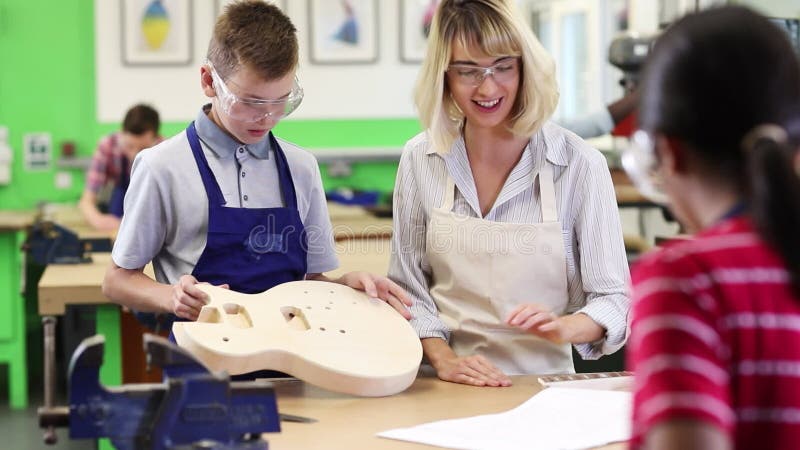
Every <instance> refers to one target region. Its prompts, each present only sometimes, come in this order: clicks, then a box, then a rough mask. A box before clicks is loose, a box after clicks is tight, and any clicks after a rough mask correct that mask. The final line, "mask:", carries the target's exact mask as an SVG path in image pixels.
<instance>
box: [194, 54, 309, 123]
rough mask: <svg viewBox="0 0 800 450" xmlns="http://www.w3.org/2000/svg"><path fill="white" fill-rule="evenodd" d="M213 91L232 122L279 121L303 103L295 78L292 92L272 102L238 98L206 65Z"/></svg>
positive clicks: (209, 64)
mask: <svg viewBox="0 0 800 450" xmlns="http://www.w3.org/2000/svg"><path fill="white" fill-rule="evenodd" d="M208 67H209V68H210V69H211V78H212V80H213V81H214V90H215V91H216V92H217V99H218V100H219V106H220V108H222V110H223V111H224V112H225V114H227V115H228V116H230V117H231V118H232V119H234V120H239V121H242V122H260V121H261V120H263V119H267V118H268V119H270V120H275V121H277V120H280V119H282V118H284V117H286V116H288V115H289V114H291V113H292V111H294V110H295V109H297V107H298V106H299V105H300V102H302V101H303V88H301V87H300V83H299V82H298V80H297V77H295V78H294V86H292V90H291V91H290V92H289V93H288V94H286V95H285V96H283V97H281V98H278V99H274V100H263V99H249V98H240V97H239V96H237V95H236V94H234V93H233V92H231V90H230V89H229V88H228V86H227V85H226V84H225V82H224V81H223V80H222V77H220V76H219V74H218V73H217V71H216V70H215V69H214V66H212V65H211V63H208Z"/></svg>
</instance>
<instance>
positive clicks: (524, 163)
mask: <svg viewBox="0 0 800 450" xmlns="http://www.w3.org/2000/svg"><path fill="white" fill-rule="evenodd" d="M545 158H546V159H547V161H548V162H549V163H551V164H553V172H554V177H555V180H554V181H555V194H556V205H557V208H558V217H559V221H560V222H561V225H562V232H563V237H564V245H565V256H566V260H567V282H568V290H569V292H568V294H569V304H568V306H567V312H569V313H575V312H580V313H584V314H587V315H588V316H589V317H591V318H592V319H593V320H594V321H595V322H597V323H598V324H600V325H601V326H602V327H604V328H605V329H606V334H605V336H604V337H603V338H602V339H600V340H598V341H597V342H593V343H588V344H579V345H577V346H576V348H577V350H578V352H579V353H580V354H581V356H582V357H583V358H584V359H596V358H599V357H600V356H602V355H603V354H608V353H613V352H614V351H616V350H618V349H619V348H620V347H621V346H622V345H623V344H624V343H625V340H626V337H627V315H628V310H629V307H630V300H629V297H628V295H627V286H628V283H629V272H628V264H627V260H626V256H625V247H624V244H623V241H622V228H621V224H620V219H619V210H618V209H617V204H616V200H615V196H614V187H613V185H612V183H611V176H610V173H609V170H608V166H607V164H606V160H605V158H604V157H603V155H602V154H600V152H598V151H597V150H595V149H593V148H591V147H589V146H588V144H586V143H585V142H584V141H583V140H581V139H580V138H579V137H577V136H576V135H574V134H573V133H571V132H568V131H566V130H564V129H563V128H561V127H559V126H557V125H555V124H552V123H550V124H547V125H545V126H544V127H543V128H542V130H540V131H539V132H537V133H536V134H535V135H534V136H533V137H532V138H531V140H530V143H529V144H528V146H527V147H526V148H525V151H524V152H523V154H522V158H521V159H520V161H519V163H518V164H517V165H516V167H514V169H513V170H512V171H511V174H510V175H509V176H508V179H507V180H506V182H505V185H504V186H503V188H502V190H501V191H500V194H499V195H498V197H497V200H496V201H495V203H494V205H493V206H492V208H491V210H490V211H489V213H488V214H487V215H486V216H485V217H484V219H486V220H490V221H496V222H509V223H538V222H541V220H542V217H541V208H540V206H539V189H538V185H535V184H534V182H533V180H534V177H535V175H536V173H537V172H538V170H539V168H540V167H541V165H542V164H543V163H544V160H545ZM448 176H450V177H452V178H453V181H454V183H455V186H456V195H455V203H454V206H453V212H455V213H456V214H459V215H463V216H469V217H480V216H481V213H480V207H479V205H478V194H477V191H476V188H475V182H474V180H473V178H472V171H471V169H470V166H469V160H468V159H467V152H466V147H465V144H464V141H463V138H460V139H458V140H457V141H456V142H455V143H454V144H453V147H452V149H451V151H450V152H448V153H447V154H444V155H442V154H439V153H436V152H435V151H434V150H433V149H432V148H431V146H430V143H429V141H428V138H427V136H426V133H421V134H419V135H417V136H415V137H414V138H412V139H411V140H410V141H408V143H407V144H406V146H405V149H404V151H403V155H402V157H401V160H400V166H399V168H398V174H397V181H396V185H395V189H394V233H393V237H392V257H391V264H390V267H389V278H391V279H392V280H394V281H395V282H397V283H398V284H400V285H401V286H402V287H403V288H405V289H406V291H407V292H408V293H409V294H410V295H411V297H412V299H413V300H414V305H413V306H412V307H411V313H412V314H413V316H414V318H413V319H412V321H411V324H412V326H413V327H414V328H415V329H416V331H417V333H418V334H419V336H420V338H427V337H439V338H442V339H445V340H447V339H448V338H449V329H448V327H447V326H446V325H445V324H444V323H443V322H442V320H441V319H440V318H439V314H438V309H437V307H436V304H435V303H434V300H433V298H432V297H431V295H430V288H431V286H432V279H431V277H432V271H431V267H430V264H429V262H428V258H427V257H426V254H425V247H426V243H425V234H426V227H427V224H428V220H429V218H430V214H431V211H432V210H433V209H434V208H437V207H439V206H440V205H441V203H442V200H443V197H444V191H445V184H446V181H447V177H448ZM535 301H536V286H534V285H532V286H531V302H535Z"/></svg>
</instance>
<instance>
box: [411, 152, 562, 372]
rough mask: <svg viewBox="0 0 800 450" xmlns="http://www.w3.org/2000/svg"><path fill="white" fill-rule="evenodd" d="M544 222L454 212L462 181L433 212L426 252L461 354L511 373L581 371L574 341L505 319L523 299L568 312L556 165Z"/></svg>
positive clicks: (543, 177)
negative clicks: (574, 354) (552, 339)
mask: <svg viewBox="0 0 800 450" xmlns="http://www.w3.org/2000/svg"><path fill="white" fill-rule="evenodd" d="M534 178H538V179H539V190H540V198H541V208H542V223H535V224H517V223H499V222H492V221H488V220H484V219H479V218H472V217H464V216H457V215H456V214H454V213H452V212H451V210H452V208H453V201H454V193H455V186H454V184H453V179H452V178H451V177H449V176H448V180H447V187H446V191H445V197H444V201H443V202H442V206H441V207H440V208H436V209H434V210H433V211H432V213H431V220H430V222H429V223H428V231H427V236H426V238H427V249H426V253H427V256H428V260H429V261H430V265H431V267H432V270H433V281H432V286H433V287H432V288H431V295H432V296H433V299H434V301H435V302H436V306H437V307H438V309H439V315H440V317H441V319H442V321H444V323H445V324H446V325H447V326H448V327H449V328H450V330H451V334H450V346H451V347H452V348H453V350H454V351H455V352H456V354H457V355H459V356H468V355H473V354H480V355H484V356H485V357H487V358H488V359H489V360H490V361H491V362H492V363H494V364H495V365H496V366H497V367H499V368H500V369H501V370H502V371H503V372H505V373H506V374H508V375H515V374H530V373H534V374H544V373H571V372H574V366H573V364H572V352H571V349H570V345H569V344H563V345H556V344H553V343H551V342H549V341H547V340H545V339H541V338H538V337H536V336H534V335H532V334H529V333H525V332H522V331H521V330H519V329H517V328H513V327H510V326H508V325H505V323H504V321H505V318H506V317H507V316H508V314H509V313H510V312H511V310H513V309H514V307H516V306H517V305H519V304H521V303H537V304H539V305H542V306H544V307H546V308H549V309H550V310H551V311H552V312H554V313H556V314H558V315H561V314H563V313H564V310H565V309H566V306H567V300H568V293H567V266H566V261H565V258H564V240H563V239H564V238H563V237H562V232H561V224H560V223H559V221H558V216H557V212H556V200H555V191H554V188H553V169H552V167H551V166H550V164H549V163H547V162H544V164H543V167H542V168H541V170H540V171H539V173H538V175H536V176H535V177H534Z"/></svg>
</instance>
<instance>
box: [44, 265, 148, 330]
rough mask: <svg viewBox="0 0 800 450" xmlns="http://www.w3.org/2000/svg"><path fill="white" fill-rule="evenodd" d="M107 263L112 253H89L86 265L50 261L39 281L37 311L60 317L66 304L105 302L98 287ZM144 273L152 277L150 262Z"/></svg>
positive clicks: (101, 281) (100, 284) (106, 301)
mask: <svg viewBox="0 0 800 450" xmlns="http://www.w3.org/2000/svg"><path fill="white" fill-rule="evenodd" d="M110 264H111V253H92V262H90V263H85V264H49V265H48V266H47V268H46V269H45V270H44V273H42V278H41V279H40V280H39V314H40V315H43V316H49V315H56V316H60V315H63V314H64V310H65V308H66V306H67V305H86V304H88V305H92V304H102V303H108V301H109V300H108V299H107V298H106V297H105V296H104V295H103V292H102V290H101V289H100V288H101V286H102V285H103V276H104V275H105V273H106V269H108V266H109V265H110ZM144 273H145V275H147V276H149V277H150V278H155V275H154V273H153V266H152V265H151V264H148V265H147V266H145V268H144Z"/></svg>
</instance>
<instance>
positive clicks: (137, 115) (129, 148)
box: [78, 104, 161, 231]
mask: <svg viewBox="0 0 800 450" xmlns="http://www.w3.org/2000/svg"><path fill="white" fill-rule="evenodd" d="M160 125H161V121H160V120H159V117H158V111H156V110H155V109H153V108H152V107H150V106H148V105H143V104H139V105H134V106H133V107H131V108H130V109H129V110H128V111H127V112H126V113H125V118H124V119H123V120H122V130H120V131H117V132H114V133H111V134H109V135H108V136H105V137H104V138H103V139H101V140H100V143H98V144H97V149H96V150H95V152H94V155H93V156H92V162H91V165H90V166H89V170H88V171H87V172H86V186H85V187H84V189H83V194H82V195H81V199H80V200H79V201H78V209H80V210H81V213H83V217H84V218H85V219H86V221H87V222H89V224H90V225H91V226H93V227H94V228H96V229H98V230H104V231H113V230H116V229H117V228H119V222H120V218H121V217H122V212H123V200H124V199H125V192H126V191H127V190H128V184H129V183H130V172H131V164H132V163H133V159H134V158H135V157H136V155H137V154H138V153H139V152H140V151H142V150H144V149H146V148H148V147H152V146H154V145H156V144H157V143H159V142H160V141H161V136H159V134H158V130H159V127H160ZM107 188H110V189H111V196H110V198H109V199H108V205H107V211H106V212H103V211H101V210H100V208H99V207H98V201H99V198H98V195H99V194H100V193H101V191H102V190H103V189H107Z"/></svg>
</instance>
